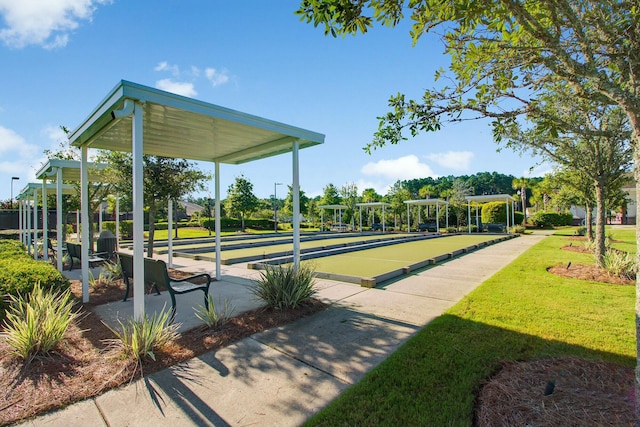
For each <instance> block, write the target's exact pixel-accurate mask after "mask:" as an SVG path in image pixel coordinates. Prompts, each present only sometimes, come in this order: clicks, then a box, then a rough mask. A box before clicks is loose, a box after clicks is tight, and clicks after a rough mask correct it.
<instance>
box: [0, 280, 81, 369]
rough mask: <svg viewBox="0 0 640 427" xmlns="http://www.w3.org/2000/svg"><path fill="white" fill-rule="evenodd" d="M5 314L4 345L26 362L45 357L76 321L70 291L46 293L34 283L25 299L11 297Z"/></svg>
mask: <svg viewBox="0 0 640 427" xmlns="http://www.w3.org/2000/svg"><path fill="white" fill-rule="evenodd" d="M9 298H10V300H11V303H10V306H9V309H8V311H7V313H6V315H7V319H6V323H5V328H4V329H5V336H6V342H7V344H8V345H9V346H10V347H11V352H12V353H14V354H15V355H17V356H19V357H21V358H22V359H24V360H26V361H31V360H32V359H33V358H34V357H35V356H36V355H39V354H47V353H48V352H49V351H51V350H52V349H53V348H55V347H56V346H57V345H58V343H59V342H60V341H62V338H63V337H64V334H65V332H66V331H67V328H68V327H69V325H70V324H71V322H72V321H73V320H74V319H75V318H77V317H78V312H74V311H73V299H72V298H71V291H70V290H69V289H67V290H66V291H63V292H58V291H52V290H45V289H43V288H42V286H40V284H39V283H36V284H35V285H34V287H33V289H32V290H31V292H30V294H29V295H28V296H27V295H18V296H14V295H10V297H9Z"/></svg>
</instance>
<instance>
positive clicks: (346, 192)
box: [340, 182, 358, 229]
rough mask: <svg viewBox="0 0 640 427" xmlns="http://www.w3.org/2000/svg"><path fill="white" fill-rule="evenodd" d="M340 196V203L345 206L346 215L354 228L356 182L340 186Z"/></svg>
mask: <svg viewBox="0 0 640 427" xmlns="http://www.w3.org/2000/svg"><path fill="white" fill-rule="evenodd" d="M340 197H341V198H342V203H344V205H345V206H346V207H347V215H348V219H349V220H350V222H351V228H352V229H355V227H356V225H355V217H356V215H355V212H356V203H358V186H357V185H356V183H355V182H351V183H347V184H345V185H343V186H342V187H340Z"/></svg>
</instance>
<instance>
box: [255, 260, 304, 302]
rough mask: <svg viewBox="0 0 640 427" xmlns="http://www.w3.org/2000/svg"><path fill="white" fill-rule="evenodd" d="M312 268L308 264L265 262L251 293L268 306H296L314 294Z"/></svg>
mask: <svg viewBox="0 0 640 427" xmlns="http://www.w3.org/2000/svg"><path fill="white" fill-rule="evenodd" d="M314 273H315V272H314V270H313V268H312V267H311V266H309V265H300V266H299V267H298V268H297V269H296V268H294V266H293V264H287V265H286V266H279V265H270V264H265V269H264V270H263V271H262V272H261V277H260V278H259V279H258V280H256V287H255V288H254V289H253V293H254V295H255V296H256V297H258V298H259V299H261V300H262V301H264V302H265V303H266V304H267V306H268V307H273V308H277V309H289V308H296V307H298V306H299V305H300V304H304V303H305V302H307V301H309V300H310V299H311V298H313V296H314V295H315V294H316V290H315V288H314V284H315V282H314V280H313V279H314Z"/></svg>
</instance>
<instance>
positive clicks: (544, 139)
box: [505, 85, 632, 266]
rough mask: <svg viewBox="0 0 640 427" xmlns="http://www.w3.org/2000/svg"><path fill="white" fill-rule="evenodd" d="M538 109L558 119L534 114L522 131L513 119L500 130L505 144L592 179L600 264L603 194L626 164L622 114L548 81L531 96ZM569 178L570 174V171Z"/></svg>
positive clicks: (620, 178) (622, 175)
mask: <svg viewBox="0 0 640 427" xmlns="http://www.w3.org/2000/svg"><path fill="white" fill-rule="evenodd" d="M536 104H537V107H536V108H537V109H538V111H542V112H545V114H546V115H548V116H552V115H553V116H554V117H556V118H557V119H559V120H561V121H562V123H563V126H562V127H561V128H551V129H550V128H549V123H548V122H547V121H546V120H544V119H541V118H540V117H539V116H535V117H534V118H533V123H532V125H531V126H530V127H528V128H526V129H523V128H522V125H521V124H520V123H518V122H512V123H510V124H509V125H508V126H507V128H506V131H505V139H506V140H507V145H508V146H510V147H513V148H515V149H518V150H521V151H531V152H533V153H534V154H539V155H542V156H544V157H547V158H549V159H551V160H552V161H554V162H556V163H558V164H560V165H562V166H563V167H564V168H567V169H571V170H575V171H576V172H578V175H575V176H586V177H589V178H590V179H591V180H592V184H593V185H594V188H595V197H596V199H595V201H596V233H595V258H596V262H597V264H598V265H599V266H602V264H603V262H604V255H605V229H604V228H605V221H606V218H605V212H606V200H607V198H608V197H609V194H613V192H615V191H617V190H619V189H620V188H621V187H622V184H623V183H624V182H625V181H626V177H627V175H628V173H629V170H630V167H631V159H632V152H631V145H630V141H629V139H630V136H631V131H630V129H629V126H628V117H627V116H626V115H625V114H624V113H623V111H622V110H621V109H620V108H619V107H616V106H612V105H603V104H600V103H598V102H595V101H592V100H582V99H579V98H577V99H576V93H575V92H574V91H573V90H572V89H571V88H569V87H568V86H564V85H554V86H553V87H551V90H550V91H549V92H545V93H541V94H540V95H539V96H538V99H537V100H536ZM572 176H574V175H572Z"/></svg>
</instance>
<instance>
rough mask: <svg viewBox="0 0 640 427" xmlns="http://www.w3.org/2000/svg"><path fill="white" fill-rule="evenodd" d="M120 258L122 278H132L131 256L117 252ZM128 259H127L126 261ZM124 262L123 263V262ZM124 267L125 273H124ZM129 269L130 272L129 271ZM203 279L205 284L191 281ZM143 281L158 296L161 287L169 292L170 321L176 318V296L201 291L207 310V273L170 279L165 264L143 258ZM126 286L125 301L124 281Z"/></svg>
mask: <svg viewBox="0 0 640 427" xmlns="http://www.w3.org/2000/svg"><path fill="white" fill-rule="evenodd" d="M117 254H118V257H119V258H120V265H121V266H122V275H123V276H124V277H127V276H128V277H133V256H131V255H129V254H124V253H121V252H118V253H117ZM127 257H128V259H127ZM123 260H124V262H123ZM125 267H126V268H127V271H126V272H125ZM129 269H130V270H129ZM198 278H205V279H206V282H205V283H202V284H200V283H192V282H190V281H191V280H194V279H198ZM144 281H145V283H147V284H150V285H153V286H154V287H155V288H156V292H157V293H158V294H159V293H160V291H159V289H158V288H159V287H160V286H161V287H163V288H165V289H167V290H168V291H169V296H170V297H171V321H172V322H173V319H174V318H175V317H176V295H181V294H186V293H189V292H194V291H202V292H203V293H204V307H205V309H208V308H209V298H208V297H209V286H210V284H211V276H210V275H208V274H207V273H201V274H196V275H193V276H190V277H185V278H184V279H172V278H171V277H169V272H168V270H167V264H166V263H165V262H164V261H162V260H159V259H152V258H145V259H144ZM125 284H126V285H127V290H126V295H125V301H126V298H127V296H128V294H129V281H128V279H127V281H125Z"/></svg>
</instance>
